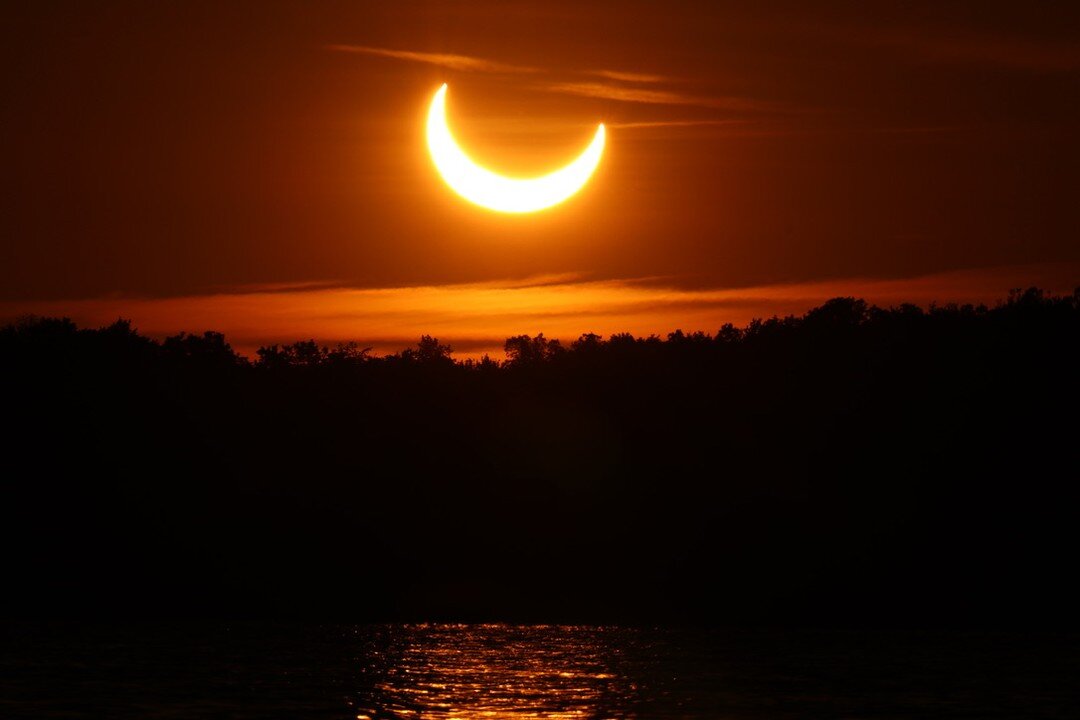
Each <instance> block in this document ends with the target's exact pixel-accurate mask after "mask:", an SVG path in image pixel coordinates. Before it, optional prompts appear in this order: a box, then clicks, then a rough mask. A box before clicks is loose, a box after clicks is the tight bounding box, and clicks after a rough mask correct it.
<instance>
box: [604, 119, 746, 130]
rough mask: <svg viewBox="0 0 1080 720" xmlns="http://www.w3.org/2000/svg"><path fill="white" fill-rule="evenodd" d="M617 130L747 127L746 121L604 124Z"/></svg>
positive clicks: (653, 121) (652, 121) (662, 121)
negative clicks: (722, 126) (717, 126)
mask: <svg viewBox="0 0 1080 720" xmlns="http://www.w3.org/2000/svg"><path fill="white" fill-rule="evenodd" d="M604 124H605V125H606V126H607V127H609V128H611V129H615V130H635V129H639V128H640V129H645V128H666V127H698V126H716V125H745V124H746V121H745V120H647V121H644V122H609V123H604Z"/></svg>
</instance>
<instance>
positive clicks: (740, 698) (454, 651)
mask: <svg viewBox="0 0 1080 720" xmlns="http://www.w3.org/2000/svg"><path fill="white" fill-rule="evenodd" d="M2 639H3V643H4V644H3V649H2V650H0V717H4V718H21V717H27V718H30V717H41V718H60V717H66V718H81V717H113V718H115V717H123V718H127V717H130V718H136V717H139V718H204V717H205V718H233V717H235V718H343V719H344V718H349V719H352V720H356V719H357V718H359V720H365V719H369V720H383V719H387V720H389V719H398V718H412V719H420V718H432V719H437V718H438V719H446V720H449V719H450V718H460V719H473V718H595V719H597V720H601V719H608V720H615V719H619V718H642V719H643V720H647V719H649V718H657V719H659V720H663V719H666V718H691V719H699V718H700V719H702V720H704V719H706V718H709V719H713V718H717V719H719V718H729V719H732V720H736V719H739V718H747V719H757V718H921V719H922V718H1062V719H1064V718H1070V719H1074V718H1076V717H1080V690H1078V686H1080V652H1078V646H1077V639H1076V637H1075V636H1072V635H1067V636H1066V635H1052V634H1040V635H1022V634H1010V633H931V632H923V633H920V632H780V631H769V632H743V631H740V632H730V631H726V632H722V631H698V630H689V629H657V628H648V629H629V628H615V627H588V626H513V625H377V626H299V625H272V624H262V625H260V624H239V625H212V624H191V623H189V624H182V625H162V624H149V623H145V624H128V625H124V626H101V625H98V626H94V627H85V626H76V625H41V624H29V625H27V624H23V625H9V626H7V627H6V628H4V630H3V634H2Z"/></svg>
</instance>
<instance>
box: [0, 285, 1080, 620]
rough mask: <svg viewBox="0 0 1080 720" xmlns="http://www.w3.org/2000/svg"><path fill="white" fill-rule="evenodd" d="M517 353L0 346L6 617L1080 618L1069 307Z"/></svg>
mask: <svg viewBox="0 0 1080 720" xmlns="http://www.w3.org/2000/svg"><path fill="white" fill-rule="evenodd" d="M505 351H506V352H505V358H502V359H492V358H481V359H479V360H476V359H465V360H455V359H454V357H453V353H452V350H451V348H450V347H449V346H447V345H446V344H445V343H442V342H440V341H439V340H437V339H436V338H434V337H428V336H425V337H422V338H421V339H420V341H419V343H418V344H417V345H416V346H415V347H412V348H408V349H405V350H403V351H401V352H399V353H393V354H390V355H384V356H378V355H375V354H373V353H372V352H371V351H370V350H369V349H368V348H366V347H365V346H364V345H363V344H352V343H347V344H342V345H337V346H332V347H331V346H324V345H322V344H319V343H316V342H314V341H310V340H307V341H302V342H296V343H292V344H286V345H269V346H266V347H263V348H261V349H260V350H259V352H258V353H257V354H256V355H255V357H253V358H250V359H249V358H244V357H242V356H240V355H238V354H237V353H236V352H234V351H233V349H232V348H231V347H230V346H229V343H228V341H227V339H226V338H225V337H224V336H222V335H221V334H219V333H215V332H205V333H201V334H189V333H181V334H179V335H175V336H172V337H168V338H165V339H164V340H162V341H160V342H159V341H155V340H152V339H149V338H147V337H145V336H143V335H141V334H139V333H138V332H136V331H135V330H134V329H133V328H132V327H131V325H130V324H129V323H127V322H125V321H119V322H117V323H114V324H113V325H110V326H108V327H104V328H100V329H80V328H78V327H76V325H75V324H74V323H72V322H71V321H69V320H66V319H62V318H34V319H23V320H21V321H18V322H15V323H12V324H10V325H8V326H6V327H4V328H3V329H0V397H2V403H0V413H2V415H3V419H4V423H3V425H4V427H5V431H4V432H3V433H0V453H2V457H3V458H4V461H3V462H4V466H3V470H4V471H3V473H2V475H3V485H2V487H3V491H4V502H2V503H0V533H2V537H0V544H2V546H3V547H4V548H5V557H4V560H5V568H6V572H7V578H8V580H9V582H8V583H7V585H8V588H9V591H8V592H6V593H4V594H3V595H2V596H0V605H2V608H0V609H2V610H4V611H5V612H8V613H9V614H10V613H15V614H22V615H25V614H34V613H43V614H48V615H65V614H79V613H87V614H94V615H107V614H110V613H112V614H123V615H125V616H130V615H132V614H140V613H142V614H147V615H154V616H160V615H190V614H204V615H223V614H224V615H250V614H271V615H282V614H290V613H294V614H298V615H301V616H302V617H305V618H309V619H310V618H312V617H328V616H333V617H336V618H340V619H345V620H349V621H357V620H365V619H369V620H381V619H406V620H408V619H413V620H432V619H450V620H455V619H462V620H468V619H475V620H538V621H548V622H550V621H588V622H653V621H664V622H670V621H695V622H698V621H700V622H716V623H724V622H732V623H735V622H750V621H752V622H760V623H770V624H771V623H798V624H822V623H845V624H847V623H875V624H927V623H935V622H942V623H951V624H955V623H957V622H970V623H973V624H1025V623H1026V624H1039V623H1043V624H1051V625H1055V626H1057V625H1061V624H1063V623H1065V624H1067V623H1075V622H1076V620H1077V616H1076V614H1075V611H1074V608H1075V607H1076V606H1077V605H1078V603H1080V596H1078V595H1077V593H1076V592H1075V590H1073V589H1072V585H1073V583H1071V574H1072V572H1071V567H1072V565H1073V561H1074V559H1075V553H1076V551H1077V550H1078V549H1080V535H1078V533H1080V530H1078V528H1080V522H1077V521H1078V520H1080V518H1078V517H1077V510H1076V508H1077V507H1080V504H1078V501H1080V490H1078V487H1077V478H1080V454H1078V452H1077V448H1078V447H1080V445H1078V443H1077V437H1080V415H1078V414H1077V412H1076V408H1077V407H1080V373H1078V372H1077V368H1078V367H1080V293H1074V294H1072V295H1066V296H1052V295H1049V294H1046V293H1043V292H1041V291H1039V290H1037V289H1029V290H1024V291H1016V292H1013V293H1011V294H1010V295H1009V296H1008V297H1006V298H1004V299H1003V300H1002V301H1001V302H999V303H996V304H994V305H992V306H972V305H937V306H931V307H929V308H925V309H922V308H919V307H916V306H914V305H900V306H897V307H891V308H878V307H873V306H871V305H869V304H867V303H865V302H863V301H861V300H858V299H853V298H837V299H833V300H830V301H828V302H826V303H824V304H822V305H821V306H820V307H817V308H814V309H812V310H810V311H809V312H807V313H805V314H803V315H800V316H797V317H783V318H771V319H762V320H756V321H754V322H751V323H749V324H748V325H747V326H745V327H733V326H731V325H724V326H722V327H720V328H718V329H717V330H716V331H715V332H709V333H705V332H680V331H675V332H672V333H670V334H668V335H666V336H665V337H655V336H654V337H634V336H632V335H629V334H616V335H611V336H608V337H600V336H599V335H595V334H584V335H582V336H580V337H579V338H577V339H576V340H573V341H570V342H565V343H563V342H559V341H556V340H554V339H549V338H547V337H545V336H543V335H535V336H530V335H520V336H516V337H512V338H509V339H507V340H506V343H505Z"/></svg>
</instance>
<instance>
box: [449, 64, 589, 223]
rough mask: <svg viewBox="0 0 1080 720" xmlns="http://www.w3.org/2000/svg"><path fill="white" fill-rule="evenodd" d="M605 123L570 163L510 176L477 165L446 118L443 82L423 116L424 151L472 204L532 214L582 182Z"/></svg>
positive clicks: (575, 188)
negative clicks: (540, 172)
mask: <svg viewBox="0 0 1080 720" xmlns="http://www.w3.org/2000/svg"><path fill="white" fill-rule="evenodd" d="M605 139H606V131H605V130H604V124H603V123H600V126H599V127H598V128H597V129H596V134H595V135H594V136H593V139H592V142H591V143H589V146H588V147H587V148H585V150H584V152H582V153H581V154H580V155H578V156H577V157H576V158H575V159H574V160H573V161H572V162H570V163H569V164H568V165H565V166H563V167H561V168H559V169H558V170H554V171H552V172H550V173H548V174H546V175H540V176H538V177H532V178H509V177H504V176H502V175H499V174H498V173H494V172H492V171H490V170H488V169H487V168H484V167H482V166H480V165H478V164H477V163H476V162H474V161H473V159H472V158H470V157H469V156H468V155H467V154H466V153H465V151H464V150H462V149H461V146H460V145H458V143H457V141H456V140H455V139H454V135H453V133H451V132H450V127H449V126H448V125H447V123H446V84H445V83H444V84H443V86H442V87H440V88H439V89H438V90H437V91H436V92H435V97H434V98H432V100H431V108H430V109H429V110H428V118H427V144H428V152H430V153H431V159H432V161H433V162H434V163H435V168H436V169H437V170H438V171H439V174H440V175H441V176H442V179H443V180H445V181H446V184H447V185H449V186H450V188H451V189H452V190H453V191H454V192H456V193H457V194H458V195H460V196H461V197H463V198H465V199H466V200H468V201H469V202H471V203H474V204H476V205H479V206H481V207H484V208H487V209H488V210H494V211H496V212H503V213H531V212H537V211H538V210H544V209H546V208H550V207H552V206H554V205H558V204H559V203H561V202H563V201H564V200H566V199H567V198H569V197H571V196H572V195H573V194H574V193H576V192H577V191H578V190H580V189H581V188H582V187H584V186H585V183H587V182H588V181H589V178H590V177H592V174H593V172H595V171H596V168H597V166H598V165H599V164H600V157H601V156H602V155H603V153H604V142H605Z"/></svg>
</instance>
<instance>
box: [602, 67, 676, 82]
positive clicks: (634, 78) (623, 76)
mask: <svg viewBox="0 0 1080 720" xmlns="http://www.w3.org/2000/svg"><path fill="white" fill-rule="evenodd" d="M588 74H589V75H595V76H596V77H602V78H604V79H606V80H615V81H617V82H629V83H642V84H651V83H662V82H672V79H671V78H667V77H664V76H663V75H651V74H649V73H637V72H623V71H621V70H590V71H589V72H588Z"/></svg>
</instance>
